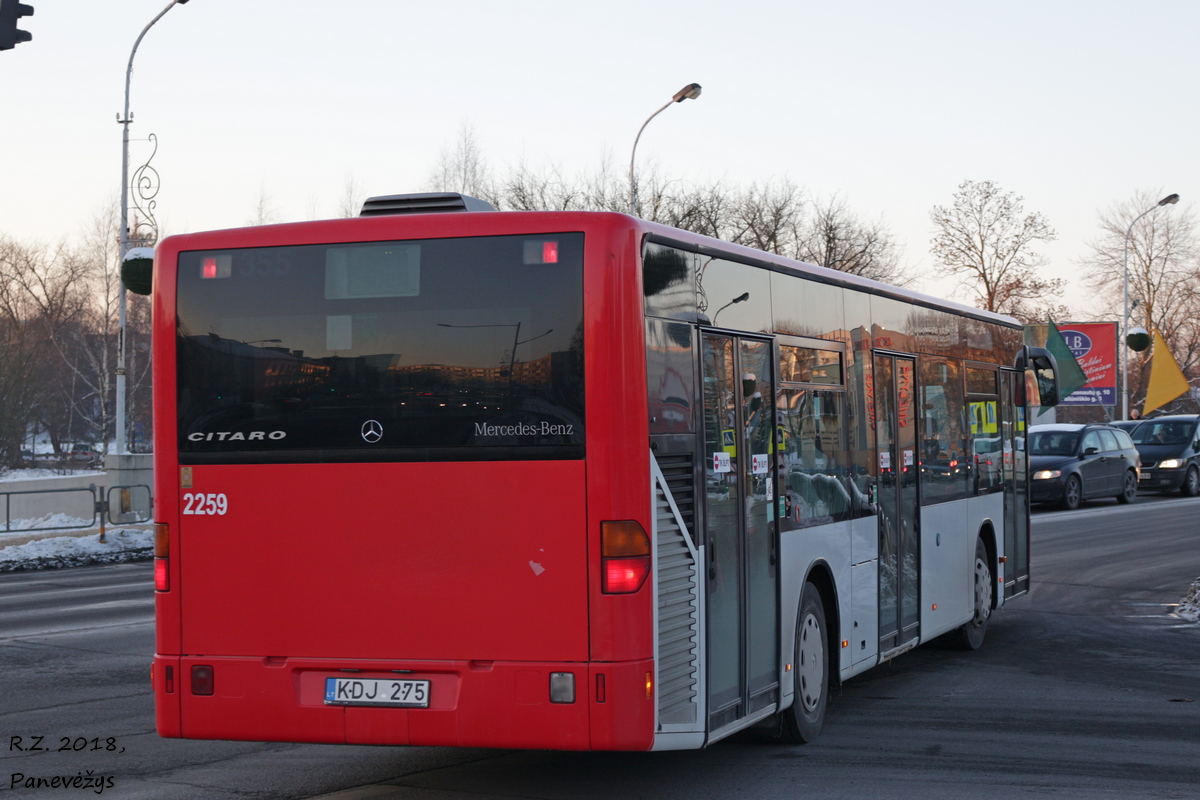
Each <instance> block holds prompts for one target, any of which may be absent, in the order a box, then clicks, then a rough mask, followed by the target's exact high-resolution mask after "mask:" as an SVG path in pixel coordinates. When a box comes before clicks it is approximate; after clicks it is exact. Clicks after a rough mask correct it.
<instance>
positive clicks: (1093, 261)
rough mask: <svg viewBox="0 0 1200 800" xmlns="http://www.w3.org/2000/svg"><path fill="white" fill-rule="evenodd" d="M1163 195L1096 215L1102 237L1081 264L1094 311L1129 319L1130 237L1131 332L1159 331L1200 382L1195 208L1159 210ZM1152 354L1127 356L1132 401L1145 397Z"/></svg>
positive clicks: (1143, 196) (1199, 254)
mask: <svg viewBox="0 0 1200 800" xmlns="http://www.w3.org/2000/svg"><path fill="white" fill-rule="evenodd" d="M1160 196H1161V192H1154V191H1145V190H1142V191H1138V192H1136V193H1135V194H1134V195H1133V196H1132V197H1130V198H1128V199H1126V200H1122V201H1120V202H1117V203H1114V204H1113V205H1112V206H1110V207H1109V208H1107V209H1105V210H1103V211H1101V212H1099V223H1098V224H1099V227H1100V234H1099V236H1098V237H1097V238H1096V239H1095V240H1093V241H1091V242H1089V243H1088V248H1089V250H1090V253H1089V254H1088V256H1086V257H1085V258H1084V259H1082V260H1081V262H1080V264H1081V266H1084V267H1086V268H1087V272H1088V274H1089V275H1090V276H1091V277H1090V278H1089V279H1088V281H1087V283H1088V287H1089V288H1090V289H1092V291H1093V296H1094V297H1096V298H1097V300H1098V303H1097V308H1096V310H1097V311H1098V312H1099V313H1100V314H1103V315H1105V316H1108V317H1109V318H1110V319H1121V318H1122V316H1123V315H1124V307H1123V302H1122V298H1123V296H1124V292H1123V284H1124V276H1125V258H1124V256H1125V239H1126V237H1125V234H1126V232H1128V233H1129V298H1130V309H1131V310H1130V325H1131V326H1135V325H1136V326H1140V327H1143V328H1145V329H1146V330H1153V329H1155V328H1157V329H1158V330H1159V331H1160V332H1161V333H1162V335H1163V338H1164V339H1166V341H1167V346H1168V347H1169V348H1170V350H1171V353H1172V355H1173V356H1174V357H1175V360H1176V361H1177V362H1178V363H1179V366H1180V368H1181V369H1182V370H1183V371H1184V374H1185V375H1187V376H1189V377H1190V378H1193V379H1194V378H1196V377H1197V376H1200V233H1198V231H1197V224H1196V214H1195V210H1194V207H1193V206H1191V205H1188V206H1185V207H1183V208H1171V207H1167V208H1163V209H1159V210H1156V211H1155V212H1153V213H1151V214H1146V215H1145V216H1144V217H1142V219H1141V220H1139V221H1137V224H1136V225H1134V226H1133V228H1132V230H1131V229H1130V225H1131V224H1132V223H1133V222H1134V220H1136V219H1137V217H1138V216H1140V215H1141V214H1142V213H1143V212H1144V211H1146V209H1148V208H1154V207H1155V204H1156V203H1157V201H1158V198H1159V197H1160ZM1150 357H1151V354H1150V352H1149V351H1146V352H1143V353H1130V360H1129V373H1130V374H1129V387H1130V395H1131V400H1133V401H1134V402H1135V403H1140V402H1141V400H1142V398H1144V397H1145V388H1146V381H1147V380H1148V378H1149V369H1148V368H1147V365H1148V363H1149V359H1150Z"/></svg>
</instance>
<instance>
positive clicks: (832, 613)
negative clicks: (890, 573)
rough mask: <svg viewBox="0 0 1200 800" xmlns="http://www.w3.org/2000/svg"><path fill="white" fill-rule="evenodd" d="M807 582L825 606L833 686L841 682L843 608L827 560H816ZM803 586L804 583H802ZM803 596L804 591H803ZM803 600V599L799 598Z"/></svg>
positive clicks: (827, 644)
mask: <svg viewBox="0 0 1200 800" xmlns="http://www.w3.org/2000/svg"><path fill="white" fill-rule="evenodd" d="M804 582H805V583H811V584H812V585H813V586H814V587H815V588H816V590H817V593H818V594H820V595H821V604H822V605H824V606H825V638H826V639H827V641H826V646H827V648H828V649H827V651H826V652H827V653H828V657H829V682H830V685H831V686H832V685H833V684H834V682H835V681H836V682H837V684H839V685H840V684H841V682H842V680H841V664H840V662H841V646H840V642H841V630H842V609H841V605H840V604H839V602H838V593H837V582H836V581H835V579H834V577H833V570H832V569H831V568H830V566H829V564H828V562H826V561H825V560H823V559H822V560H820V561H816V562H814V563H813V565H812V566H811V567H809V569H808V574H807V575H805V576H804ZM802 586H803V584H802ZM801 595H802V596H803V591H802V592H801ZM797 602H801V600H797Z"/></svg>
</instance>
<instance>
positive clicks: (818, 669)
mask: <svg viewBox="0 0 1200 800" xmlns="http://www.w3.org/2000/svg"><path fill="white" fill-rule="evenodd" d="M796 651H797V659H796V660H797V662H798V663H797V664H796V690H797V691H798V692H799V693H800V702H801V704H802V705H803V706H804V710H805V712H807V713H811V712H813V711H815V710H816V708H817V706H818V705H820V703H821V687H822V686H823V685H824V683H825V642H824V641H823V640H822V638H821V624H820V623H819V622H818V621H817V618H816V615H814V614H806V615H805V616H804V621H803V622H801V623H800V642H799V645H798V646H797V648H796Z"/></svg>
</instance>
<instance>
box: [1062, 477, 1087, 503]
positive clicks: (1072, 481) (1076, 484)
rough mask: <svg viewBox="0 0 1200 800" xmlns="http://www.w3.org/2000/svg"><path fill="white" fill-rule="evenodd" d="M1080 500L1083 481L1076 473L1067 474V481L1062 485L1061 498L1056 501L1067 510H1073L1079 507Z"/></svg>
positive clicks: (1081, 498)
mask: <svg viewBox="0 0 1200 800" xmlns="http://www.w3.org/2000/svg"><path fill="white" fill-rule="evenodd" d="M1081 500H1083V482H1082V481H1080V480H1079V476H1078V475H1068V476H1067V483H1066V485H1065V486H1063V493H1062V499H1061V500H1059V501H1058V504H1059V505H1060V506H1062V507H1063V508H1065V509H1066V510H1067V511H1074V510H1075V509H1077V508H1079V503H1080V501H1081Z"/></svg>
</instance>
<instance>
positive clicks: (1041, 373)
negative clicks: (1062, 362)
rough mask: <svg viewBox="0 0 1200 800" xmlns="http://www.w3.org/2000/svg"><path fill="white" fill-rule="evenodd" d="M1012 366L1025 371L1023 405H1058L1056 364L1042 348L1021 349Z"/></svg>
mask: <svg viewBox="0 0 1200 800" xmlns="http://www.w3.org/2000/svg"><path fill="white" fill-rule="evenodd" d="M1013 366H1014V367H1016V368H1017V369H1020V370H1024V371H1025V403H1026V405H1030V406H1056V405H1058V401H1059V395H1058V363H1057V362H1056V361H1055V360H1054V356H1053V355H1052V354H1051V352H1050V351H1049V350H1047V349H1046V348H1044V347H1029V346H1025V347H1022V348H1021V350H1020V352H1018V353H1017V358H1016V361H1015V362H1014V363H1013Z"/></svg>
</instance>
